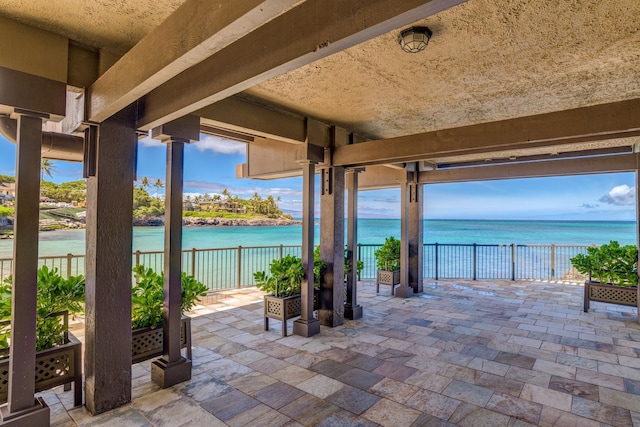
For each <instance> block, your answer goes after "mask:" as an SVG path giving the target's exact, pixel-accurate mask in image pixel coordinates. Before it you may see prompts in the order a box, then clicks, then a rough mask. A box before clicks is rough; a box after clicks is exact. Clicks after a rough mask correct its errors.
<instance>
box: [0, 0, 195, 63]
mask: <svg viewBox="0 0 640 427" xmlns="http://www.w3.org/2000/svg"><path fill="white" fill-rule="evenodd" d="M184 1H185V0H0V15H2V16H6V17H8V18H11V19H15V20H17V21H21V22H23V23H25V24H29V25H32V26H34V27H37V28H41V29H43V30H47V31H51V32H53V33H57V34H61V35H64V36H65V37H68V38H70V39H72V40H75V41H76V42H79V43H82V44H84V45H87V46H91V47H95V48H104V49H106V50H108V51H110V52H113V53H117V54H124V53H125V52H126V51H128V50H129V49H131V47H133V46H134V45H135V44H136V43H138V41H140V39H141V38H142V37H144V36H145V35H146V34H147V33H149V32H150V31H151V30H152V29H154V28H155V27H156V26H158V25H159V24H160V23H161V22H162V21H164V20H165V19H166V18H167V16H169V15H170V14H171V13H172V12H173V11H174V10H176V9H177V8H178V7H179V6H180V5H181V4H182V3H184Z"/></svg>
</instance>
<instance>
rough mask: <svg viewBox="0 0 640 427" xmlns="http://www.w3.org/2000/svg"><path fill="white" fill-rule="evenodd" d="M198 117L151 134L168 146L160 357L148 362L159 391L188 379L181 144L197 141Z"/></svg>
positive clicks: (158, 129)
mask: <svg viewBox="0 0 640 427" xmlns="http://www.w3.org/2000/svg"><path fill="white" fill-rule="evenodd" d="M199 130H200V118H199V117H197V116H185V117H182V118H180V119H178V120H174V121H172V122H170V123H167V124H164V125H162V126H160V127H157V128H154V129H153V131H152V135H153V137H154V138H156V139H160V140H162V141H163V142H165V143H166V144H167V168H166V174H167V178H166V186H165V189H166V191H165V197H164V206H165V209H164V211H165V213H164V302H163V312H162V317H163V320H162V325H163V334H164V335H163V340H162V345H163V355H162V357H161V358H160V359H158V360H155V361H153V362H152V363H151V379H152V380H153V382H154V383H156V384H158V385H159V386H160V387H162V388H167V387H170V386H172V385H175V384H178V383H181V382H183V381H187V380H189V379H191V360H189V359H186V358H184V357H182V353H181V352H180V329H181V328H180V318H181V313H180V310H181V308H180V307H181V295H182V194H183V176H184V144H185V143H189V142H190V141H191V140H198V138H199Z"/></svg>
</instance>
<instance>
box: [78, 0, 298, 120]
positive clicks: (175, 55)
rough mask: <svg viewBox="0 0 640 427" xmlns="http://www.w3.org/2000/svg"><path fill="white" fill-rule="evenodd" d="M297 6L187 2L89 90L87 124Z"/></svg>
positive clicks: (265, 1)
mask: <svg viewBox="0 0 640 427" xmlns="http://www.w3.org/2000/svg"><path fill="white" fill-rule="evenodd" d="M298 1H299V0H235V1H232V2H230V1H223V0H215V1H212V0H188V1H187V2H185V3H184V4H182V6H180V7H179V8H178V9H177V10H176V11H175V12H174V13H173V14H171V15H170V16H169V17H168V18H167V19H166V20H165V21H164V22H163V23H162V24H160V25H159V26H158V27H156V28H155V29H154V30H153V31H151V32H150V33H149V34H148V35H146V36H145V37H144V38H143V39H142V40H141V41H140V42H139V43H138V44H137V45H135V46H134V47H133V48H132V49H131V50H130V51H129V52H127V53H126V54H125V55H124V56H123V57H122V58H120V60H119V61H118V62H116V63H115V64H114V65H113V66H112V67H111V68H110V69H109V70H107V72H105V73H104V74H103V75H102V76H101V77H100V78H99V79H98V80H97V81H96V82H95V83H94V84H93V85H91V87H90V88H89V91H88V94H89V103H88V106H89V107H88V118H89V120H91V121H95V122H102V121H103V120H105V119H107V118H109V117H110V116H111V115H113V114H115V113H116V112H118V111H120V110H121V109H123V108H124V107H126V106H127V105H129V104H131V103H132V102H134V101H136V100H137V99H138V98H140V97H142V96H143V95H145V94H147V93H148V92H149V91H150V90H152V89H154V88H156V87H158V86H159V85H161V84H163V83H164V82H166V81H167V80H169V79H171V78H172V77H174V76H176V75H178V74H179V73H181V72H183V71H184V70H186V69H188V68H189V67H191V66H193V65H195V64H197V63H199V62H200V61H202V60H204V59H205V58H207V57H209V56H211V55H213V54H215V53H216V52H219V51H220V50H221V49H223V48H225V47H226V46H228V45H229V44H231V43H233V42H234V41H236V40H238V39H239V38H241V37H242V36H243V35H244V34H245V33H246V32H247V31H248V29H254V28H258V27H260V26H261V25H264V24H265V23H266V22H269V21H270V20H272V19H273V18H274V17H276V16H278V15H279V14H281V13H282V12H283V10H286V9H287V8H289V7H291V6H293V5H294V4H296V3H297V2H298ZM183 115H184V114H180V115H178V116H176V117H174V119H177V118H179V117H180V116H183ZM166 121H168V120H166ZM157 124H158V125H160V124H162V123H157Z"/></svg>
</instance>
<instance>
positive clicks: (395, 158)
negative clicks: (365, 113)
mask: <svg viewBox="0 0 640 427" xmlns="http://www.w3.org/2000/svg"><path fill="white" fill-rule="evenodd" d="M638 135H640V99H633V100H629V101H621V102H614V103H611V104H602V105H595V106H591V107H583V108H576V109H572V110H565V111H557V112H553V113H547V114H538V115H535V116H528V117H520V118H516V119H508V120H502V121H497V122H489V123H481V124H477V125H471V126H464V127H459V128H452V129H444V130H437V131H433V132H425V133H421V134H416V135H409V136H401V137H397V138H389V139H381V140H376V141H368V142H363V143H360V144H353V145H347V146H344V147H336V149H335V150H334V152H333V157H332V164H333V165H335V166H367V165H374V164H385V163H399V162H410V161H419V160H428V159H435V158H438V157H450V156H455V155H457V154H460V155H461V154H476V153H491V152H495V151H502V150H523V149H527V148H532V147H546V146H557V145H562V144H572V143H578V142H588V141H602V140H607V139H614V138H624V137H630V136H638Z"/></svg>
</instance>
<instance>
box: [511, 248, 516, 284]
mask: <svg viewBox="0 0 640 427" xmlns="http://www.w3.org/2000/svg"><path fill="white" fill-rule="evenodd" d="M516 255H517V246H516V244H515V243H512V244H511V280H513V281H515V280H516Z"/></svg>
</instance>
